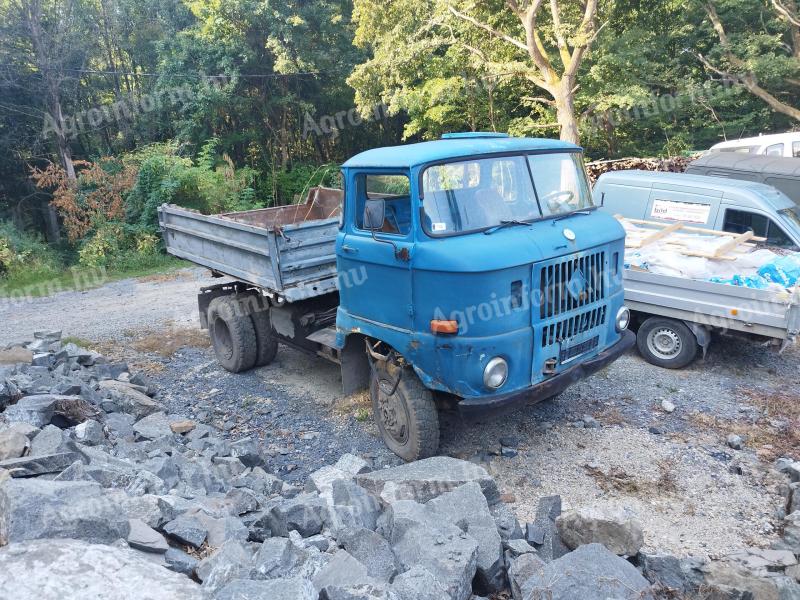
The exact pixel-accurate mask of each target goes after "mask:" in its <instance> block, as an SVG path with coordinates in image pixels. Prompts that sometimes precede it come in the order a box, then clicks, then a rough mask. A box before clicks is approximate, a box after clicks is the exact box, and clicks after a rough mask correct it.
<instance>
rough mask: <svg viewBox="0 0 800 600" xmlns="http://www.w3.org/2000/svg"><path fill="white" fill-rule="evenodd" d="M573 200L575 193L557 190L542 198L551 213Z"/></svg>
mask: <svg viewBox="0 0 800 600" xmlns="http://www.w3.org/2000/svg"><path fill="white" fill-rule="evenodd" d="M574 199H575V192H573V191H571V190H557V191H555V192H550V193H549V194H547V195H546V196H543V197H542V200H544V201H545V202H547V206H548V207H549V208H550V210H551V211H554V210H557V209H558V208H560V207H561V206H562V205H564V204H567V205H569V204H571V203H572V201H573V200H574Z"/></svg>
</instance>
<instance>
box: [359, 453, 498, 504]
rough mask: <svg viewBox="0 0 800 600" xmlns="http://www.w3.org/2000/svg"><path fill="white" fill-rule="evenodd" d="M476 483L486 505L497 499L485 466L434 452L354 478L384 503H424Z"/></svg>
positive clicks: (494, 486)
mask: <svg viewBox="0 0 800 600" xmlns="http://www.w3.org/2000/svg"><path fill="white" fill-rule="evenodd" d="M472 481H474V482H476V483H477V484H478V485H480V487H481V490H482V492H483V495H484V496H486V500H487V502H488V503H489V505H490V506H491V505H494V504H496V503H497V502H499V500H500V492H499V491H498V489H497V484H496V483H495V481H494V479H492V477H491V476H490V475H489V473H487V472H486V469H484V468H483V467H480V466H478V465H476V464H474V463H471V462H467V461H463V460H458V459H456V458H450V457H447V456H436V457H433V458H427V459H425V460H420V461H417V462H414V463H409V464H405V465H401V466H399V467H393V468H391V469H382V470H380V471H373V472H371V473H366V474H363V475H359V476H358V477H357V478H356V482H357V483H358V484H359V485H360V486H362V487H363V488H365V489H366V490H368V491H370V492H373V493H374V494H376V495H378V496H379V497H380V498H381V500H383V501H384V502H386V503H387V504H391V503H392V502H396V501H398V500H414V501H416V502H419V503H423V504H424V503H425V502H427V501H428V500H432V499H433V498H436V497H438V496H441V495H442V494H444V493H446V492H450V491H452V490H454V489H456V488H457V487H460V486H462V485H464V484H465V483H469V482H472Z"/></svg>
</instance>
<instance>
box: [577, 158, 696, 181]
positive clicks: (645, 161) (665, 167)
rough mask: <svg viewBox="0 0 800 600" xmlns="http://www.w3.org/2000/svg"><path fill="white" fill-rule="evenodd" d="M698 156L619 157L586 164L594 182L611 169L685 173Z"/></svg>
mask: <svg viewBox="0 0 800 600" xmlns="http://www.w3.org/2000/svg"><path fill="white" fill-rule="evenodd" d="M695 158H697V157H696V156H692V157H688V156H674V157H672V158H619V159H616V160H598V161H595V162H590V163H588V164H587V165H586V169H587V171H588V172H589V178H590V179H591V180H592V183H594V182H595V181H597V179H598V177H600V175H602V174H603V173H608V172H609V171H628V170H631V169H639V170H642V171H670V172H672V173H683V172H684V171H685V170H686V169H687V167H688V166H689V163H691V162H692V161H693V160H695Z"/></svg>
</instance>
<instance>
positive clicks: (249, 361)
mask: <svg viewBox="0 0 800 600" xmlns="http://www.w3.org/2000/svg"><path fill="white" fill-rule="evenodd" d="M208 333H209V335H210V336H211V345H212V346H214V353H215V354H216V355H217V361H219V364H221V365H222V366H223V368H225V369H226V370H228V371H230V372H231V373H241V372H242V371H247V370H248V369H252V368H253V367H254V366H255V364H256V360H257V358H258V345H257V340H256V330H255V327H254V326H253V321H252V319H251V318H250V315H248V314H247V313H246V312H244V311H243V310H242V307H241V306H240V305H239V302H238V301H237V300H236V298H234V297H233V296H220V297H219V298H214V299H213V300H212V301H211V304H209V306H208Z"/></svg>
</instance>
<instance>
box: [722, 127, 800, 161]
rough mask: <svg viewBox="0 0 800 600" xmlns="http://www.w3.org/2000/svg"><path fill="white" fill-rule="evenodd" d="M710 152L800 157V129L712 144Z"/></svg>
mask: <svg viewBox="0 0 800 600" xmlns="http://www.w3.org/2000/svg"><path fill="white" fill-rule="evenodd" d="M708 152H709V153H710V154H714V153H717V152H737V153H740V154H756V155H762V156H775V157H784V158H800V131H792V132H789V133H776V134H772V135H760V136H758V137H751V138H742V139H740V140H732V141H729V142H720V143H719V144H715V145H714V146H712V147H711V149H710V150H709V151H708Z"/></svg>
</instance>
